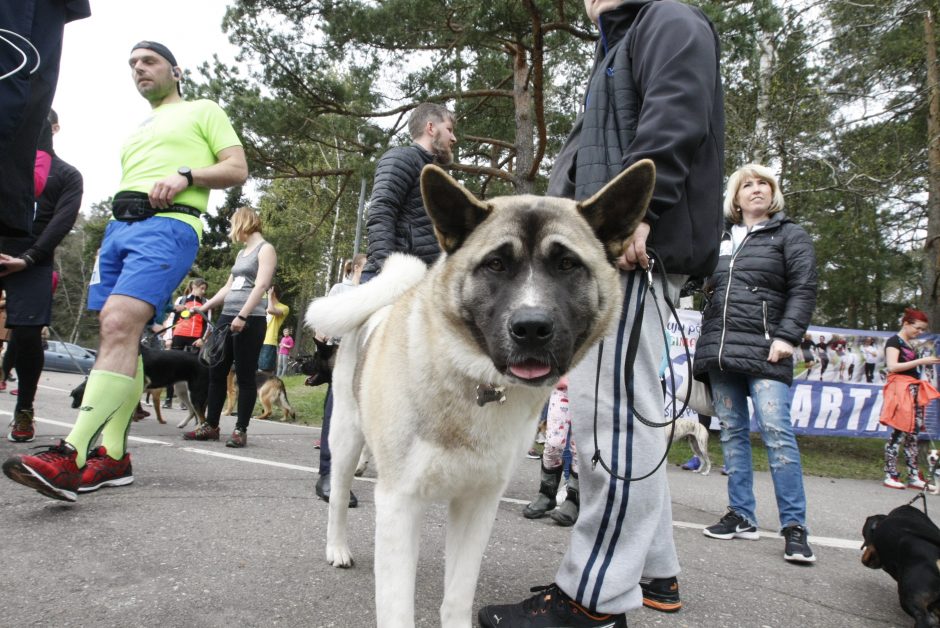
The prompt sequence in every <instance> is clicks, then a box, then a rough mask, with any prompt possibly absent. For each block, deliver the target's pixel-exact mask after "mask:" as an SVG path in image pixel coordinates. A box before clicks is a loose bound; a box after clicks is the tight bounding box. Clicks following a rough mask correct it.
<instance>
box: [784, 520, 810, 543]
mask: <svg viewBox="0 0 940 628" xmlns="http://www.w3.org/2000/svg"><path fill="white" fill-rule="evenodd" d="M785 534H786V537H787V541H788V542H790V543H798V544H799V545H806V528H804V527H803V526H799V525H796V526H790V527H789V528H787V529H786V531H785Z"/></svg>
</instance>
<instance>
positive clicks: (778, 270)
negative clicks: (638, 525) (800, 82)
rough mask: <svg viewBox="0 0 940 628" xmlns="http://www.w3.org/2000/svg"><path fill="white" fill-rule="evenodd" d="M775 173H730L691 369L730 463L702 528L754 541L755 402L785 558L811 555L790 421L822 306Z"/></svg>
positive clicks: (806, 245) (811, 261) (749, 169)
mask: <svg viewBox="0 0 940 628" xmlns="http://www.w3.org/2000/svg"><path fill="white" fill-rule="evenodd" d="M782 209H783V194H782V193H781V192H780V186H779V184H778V182H777V179H776V178H775V177H774V175H773V173H772V172H771V171H770V170H769V169H768V168H766V167H764V166H759V165H756V164H750V165H747V166H744V167H743V168H740V169H739V170H737V171H736V172H735V173H734V174H732V175H731V177H730V178H729V179H728V189H727V191H726V193H725V217H726V218H727V219H728V221H729V222H728V224H727V226H726V229H725V233H724V235H723V236H722V241H721V249H720V253H719V259H718V266H717V268H716V269H715V272H714V274H713V275H712V276H711V278H709V280H708V281H707V282H706V289H705V292H706V295H707V296H708V304H707V306H706V308H705V313H704V315H703V317H702V334H701V336H700V337H699V340H698V344H697V347H696V350H695V375H696V377H697V378H699V379H707V380H708V381H709V383H710V385H711V390H712V396H713V398H714V402H715V404H714V405H715V412H716V415H717V416H718V420H719V422H720V423H721V447H722V452H723V453H724V458H725V466H726V467H727V470H728V501H729V507H728V513H727V514H726V515H725V516H724V517H723V518H722V519H721V521H719V522H718V523H717V524H715V525H713V526H711V527H709V528H706V529H705V535H706V536H710V537H712V538H718V539H732V538H735V537H737V538H746V539H756V538H757V536H758V533H757V518H756V515H755V510H756V503H755V500H754V491H753V469H752V465H751V442H750V412H749V410H748V401H747V400H748V397H750V398H751V400H752V401H753V403H754V414H755V417H756V419H757V425H758V427H759V428H760V430H761V434H762V435H763V439H764V444H765V445H766V447H767V457H768V459H769V462H770V472H771V476H772V477H773V482H774V492H775V494H776V497H777V510H778V512H779V515H780V527H781V531H782V535H783V536H784V537H785V539H786V548H785V551H784V558H785V559H787V560H790V561H797V562H812V561H815V560H816V558H815V556H814V555H813V551H812V549H810V546H809V543H808V542H807V531H806V496H805V493H804V491H803V471H802V467H801V464H800V451H799V448H798V447H797V443H796V438H795V436H794V434H793V427H792V425H791V423H790V383H791V382H792V381H793V350H794V347H797V346H799V344H800V341H801V340H802V339H803V334H804V333H806V328H807V327H808V326H809V322H810V318H811V317H812V313H813V308H814V307H815V305H816V256H815V253H814V251H813V243H812V241H811V240H810V237H809V235H808V234H807V233H806V231H804V230H803V228H802V227H800V226H798V225H797V224H796V223H794V222H792V221H791V220H789V219H788V218H786V216H784V215H783V213H782V212H781V210H782Z"/></svg>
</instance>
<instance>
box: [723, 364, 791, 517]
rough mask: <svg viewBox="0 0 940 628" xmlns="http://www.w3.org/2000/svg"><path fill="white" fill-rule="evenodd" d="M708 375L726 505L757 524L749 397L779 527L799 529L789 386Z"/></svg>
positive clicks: (740, 375)
mask: <svg viewBox="0 0 940 628" xmlns="http://www.w3.org/2000/svg"><path fill="white" fill-rule="evenodd" d="M708 375H709V377H710V378H711V388H712V397H713V398H714V402H715V411H716V413H717V415H718V421H719V423H720V424H721V450H722V452H723V453H724V456H725V467H726V468H727V470H728V502H729V506H730V507H731V509H732V510H734V511H735V512H736V513H738V514H739V515H741V516H742V517H746V518H747V520H748V521H750V522H751V523H752V524H754V525H757V516H756V514H755V513H754V511H755V509H756V506H757V505H756V502H755V501H754V468H753V465H752V462H751V439H750V413H749V411H748V405H747V398H748V396H750V397H751V399H752V400H753V401H754V414H755V416H756V418H757V425H758V427H759V428H760V431H761V436H762V438H763V439H764V445H765V446H766V447H767V458H768V460H769V462H770V475H771V477H772V478H773V482H774V493H775V494H776V497H777V510H778V512H779V514H780V527H781V528H785V527H787V526H789V525H793V524H799V525H802V526H805V525H806V493H805V492H804V491H803V467H802V465H801V464H800V449H799V447H798V446H797V444H796V437H795V436H794V435H793V425H792V424H791V423H790V387H789V386H787V385H786V384H784V383H783V382H780V381H777V380H774V379H765V378H762V377H754V376H751V375H745V374H743V373H729V372H727V371H717V370H713V371H709V373H708Z"/></svg>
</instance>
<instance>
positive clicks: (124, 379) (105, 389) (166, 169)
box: [3, 41, 248, 501]
mask: <svg viewBox="0 0 940 628" xmlns="http://www.w3.org/2000/svg"><path fill="white" fill-rule="evenodd" d="M129 65H130V69H131V77H132V78H133V80H134V84H135V85H136V87H137V91H138V92H139V93H140V95H141V96H143V97H144V98H146V99H147V101H148V102H149V103H150V107H151V112H150V115H149V116H148V117H147V119H146V120H144V121H143V123H142V124H141V125H140V126H139V127H137V129H136V130H135V131H134V133H133V134H132V135H131V137H130V138H128V140H127V141H126V142H125V144H124V146H123V149H122V152H121V166H122V176H121V185H120V188H119V189H120V192H118V193H117V195H115V197H114V202H113V214H114V220H112V221H111V222H110V223H109V224H108V227H107V230H106V231H105V236H104V240H103V241H102V243H101V249H100V250H99V255H98V260H97V262H96V264H95V270H94V272H93V274H92V280H91V284H90V285H89V288H88V308H89V309H91V310H98V311H99V312H100V314H99V321H100V325H101V331H100V336H101V341H100V346H99V349H98V356H97V359H96V361H95V366H94V368H93V369H92V371H91V373H90V374H89V376H88V382H87V384H86V387H85V396H84V398H83V399H82V403H81V408H80V410H79V415H78V419H77V420H76V422H75V426H74V427H73V429H72V431H71V433H70V434H69V435H68V436H67V437H66V438H65V440H61V441H59V442H58V443H57V444H56V445H54V446H52V447H50V448H49V449H48V450H47V451H44V452H41V453H39V454H36V455H22V454H21V455H16V456H12V457H11V458H9V459H7V460H6V462H4V463H3V472H4V473H5V474H6V475H7V477H9V478H10V479H12V480H14V481H16V482H19V483H20V484H24V485H26V486H29V487H30V488H34V489H36V490H37V491H39V492H40V493H42V494H43V495H46V496H49V497H54V498H56V499H61V500H65V501H75V500H76V498H77V495H76V493H80V492H90V491H94V490H97V489H99V488H101V487H103V486H123V485H126V484H130V483H131V482H133V481H134V476H133V474H132V472H131V464H130V455H129V454H128V453H127V451H126V445H127V431H128V428H129V426H130V419H131V415H132V413H133V411H134V409H135V407H136V405H137V402H138V401H139V399H140V394H141V392H142V390H143V377H144V374H143V364H142V363H141V361H140V357H139V355H138V343H139V340H140V335H141V333H142V332H143V329H144V326H145V325H146V323H147V322H148V321H149V320H151V319H152V318H153V316H154V313H155V312H162V311H163V309H164V304H165V303H166V302H167V301H168V300H169V298H170V296H171V295H172V293H173V290H175V289H176V287H177V286H178V285H179V283H180V282H181V281H182V280H183V278H184V277H185V276H186V273H187V272H189V269H190V268H191V267H192V264H193V261H194V260H195V258H196V252H197V251H198V249H199V239H200V237H201V236H202V221H201V220H200V218H199V216H200V214H201V213H202V212H204V211H205V209H206V205H207V204H208V200H209V190H210V189H222V188H227V187H231V186H235V185H241V184H242V183H244V182H245V180H246V179H247V177H248V166H247V163H246V161H245V151H244V149H243V148H242V146H241V142H240V141H239V139H238V136H237V135H236V133H235V131H234V129H233V128H232V125H231V123H230V122H229V120H228V117H227V116H226V115H225V112H224V111H222V109H221V108H220V107H219V106H218V105H217V104H215V103H213V102H211V101H207V100H197V101H192V102H188V101H184V100H183V99H182V97H181V92H180V88H179V82H180V78H181V76H182V72H181V70H180V68H179V66H178V65H177V63H176V58H175V57H174V56H173V53H172V52H170V50H169V49H168V48H167V47H166V46H164V45H162V44H159V43H157V42H153V41H142V42H140V43H138V44H137V45H135V46H134V47H133V49H132V50H131V55H130V59H129ZM99 433H100V434H101V439H102V445H101V446H100V447H97V448H96V449H95V450H94V451H92V452H88V448H89V446H90V445H91V444H92V442H93V441H94V440H95V438H96V437H97V436H98V434H99ZM86 462H87V464H86Z"/></svg>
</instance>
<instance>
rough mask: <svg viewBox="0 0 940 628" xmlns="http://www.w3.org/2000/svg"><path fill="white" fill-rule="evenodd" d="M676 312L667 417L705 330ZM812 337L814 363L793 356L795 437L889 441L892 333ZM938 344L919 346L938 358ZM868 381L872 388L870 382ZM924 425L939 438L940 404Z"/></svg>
mask: <svg viewBox="0 0 940 628" xmlns="http://www.w3.org/2000/svg"><path fill="white" fill-rule="evenodd" d="M678 313H679V320H678V321H676V320H675V319H674V318H670V320H669V326H668V330H669V335H670V346H669V355H670V361H671V364H672V369H671V371H670V369H667V370H666V372H665V375H664V377H665V380H666V391H667V407H666V414H667V415H670V414H671V413H672V405H671V403H669V401H671V400H672V397H671V395H670V394H669V393H671V392H672V390H673V389H672V386H671V381H672V380H674V381H675V388H676V389H678V388H679V386H680V385H681V383H682V381H683V380H684V379H685V378H686V377H689V375H690V374H689V364H688V360H689V358H690V357H691V356H694V355H695V345H696V343H697V341H698V336H699V333H700V332H701V327H702V318H701V313H700V312H697V311H695V310H679V311H678ZM809 335H812V336H813V337H815V338H816V339H817V341H818V342H817V343H816V345H818V348H814V350H813V351H814V358H815V360H807V361H806V362H807V363H806V364H804V363H803V361H802V360H800V357H799V351H800V348H799V347H798V348H797V350H796V351H797V355H795V356H794V357H795V358H796V360H797V364H796V366H795V376H794V380H793V385H792V386H791V387H790V418H791V420H792V421H793V428H794V431H795V432H796V433H797V434H815V435H824V436H855V437H875V438H886V437H887V434H888V428H886V427H884V426H883V425H881V424H879V423H878V417H879V415H880V414H881V404H882V394H881V390H882V386H883V385H884V378H885V377H884V376H885V373H884V352H883V346H884V340H885V339H886V338H887V337H889V336H891V335H893V332H879V331H865V330H851V329H833V328H825V327H810V329H809V333H808V334H807V336H809ZM868 338H871V339H873V340H875V341H876V343H877V345H878V347H879V349H880V354H879V356H878V359H877V362H875V363H874V368H873V367H868V368H867V369H866V368H864V365H865V356H864V354H863V353H862V352H861V348H862V347H864V346H865V344H866V339H868ZM936 340H937V338H936V336H935V335H930V336H928V337H926V338H924V339H923V341H922V342H920V343H918V346H919V347H920V350H921V353H922V354H928V353H929V354H935V352H936V351H937V345H938V344H940V343H937V342H936ZM824 341H825V343H826V345H827V349H828V350H827V351H826V353H828V358H829V360H826V359H825V356H824V354H823V353H822V351H821V349H822V347H823V343H824ZM868 344H873V343H871V342H869V343H868ZM830 345H831V348H830V347H829V346H830ZM686 349H688V352H687V351H686ZM856 352H858V353H857V354H856ZM847 356H848V357H847ZM820 358H822V359H820ZM823 364H825V366H823ZM925 376H926V377H927V379H929V380H931V382H932V383H934V384H935V385H936V381H937V369H936V368H929V369H927V370H926V373H925ZM869 378H870V379H871V380H872V381H871V383H869V382H868V381H866V380H868V379H869ZM680 403H681V402H680ZM748 403H749V405H750V407H751V430H752V431H756V430H757V422H756V420H755V418H754V407H753V405H752V404H750V400H748ZM682 418H687V419H692V420H697V418H698V415H697V414H696V413H695V411H693V410H690V409H686V410H685V412H684V413H683V414H682ZM926 424H927V434H929V435H930V437H931V438H935V439H936V438H940V400H938V401H936V402H934V403H932V404H930V406H928V408H927V420H926ZM712 427H713V428H717V420H713V421H712Z"/></svg>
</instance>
